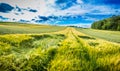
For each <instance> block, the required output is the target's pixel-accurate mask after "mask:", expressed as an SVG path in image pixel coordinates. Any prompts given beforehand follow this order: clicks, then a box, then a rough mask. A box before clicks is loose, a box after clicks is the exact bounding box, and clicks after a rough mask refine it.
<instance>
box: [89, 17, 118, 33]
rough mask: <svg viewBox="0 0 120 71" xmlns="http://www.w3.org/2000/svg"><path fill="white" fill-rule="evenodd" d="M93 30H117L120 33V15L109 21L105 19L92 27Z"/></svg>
mask: <svg viewBox="0 0 120 71" xmlns="http://www.w3.org/2000/svg"><path fill="white" fill-rule="evenodd" d="M91 28H93V29H101V30H116V31H120V15H119V16H112V17H110V18H107V19H103V20H100V21H96V22H94V23H93V24H92V25H91Z"/></svg>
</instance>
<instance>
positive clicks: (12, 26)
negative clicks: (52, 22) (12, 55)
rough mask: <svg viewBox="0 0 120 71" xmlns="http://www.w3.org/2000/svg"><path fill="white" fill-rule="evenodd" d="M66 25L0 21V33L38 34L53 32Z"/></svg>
mask: <svg viewBox="0 0 120 71" xmlns="http://www.w3.org/2000/svg"><path fill="white" fill-rule="evenodd" d="M65 28H66V27H59V26H49V25H38V24H25V23H15V22H0V34H33V33H34V34H37V33H38V34H39V33H47V32H55V31H59V30H62V29H65Z"/></svg>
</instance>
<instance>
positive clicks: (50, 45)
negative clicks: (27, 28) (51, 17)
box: [0, 27, 120, 71]
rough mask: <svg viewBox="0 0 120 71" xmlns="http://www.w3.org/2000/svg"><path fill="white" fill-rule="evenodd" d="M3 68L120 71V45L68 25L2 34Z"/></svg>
mask: <svg viewBox="0 0 120 71" xmlns="http://www.w3.org/2000/svg"><path fill="white" fill-rule="evenodd" d="M0 71H120V44H118V43H113V42H109V41H106V40H103V39H99V38H96V37H93V36H89V35H86V34H84V33H82V32H79V31H77V30H76V29H75V28H69V27H68V28H66V29H64V30H59V31H58V32H50V33H41V34H4V35H0Z"/></svg>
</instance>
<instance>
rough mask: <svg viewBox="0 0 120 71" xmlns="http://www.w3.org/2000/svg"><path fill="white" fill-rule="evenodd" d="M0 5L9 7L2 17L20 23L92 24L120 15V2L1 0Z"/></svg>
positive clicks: (113, 0) (95, 0) (108, 0)
mask: <svg viewBox="0 0 120 71" xmlns="http://www.w3.org/2000/svg"><path fill="white" fill-rule="evenodd" d="M0 3H4V4H6V6H8V7H6V8H4V9H5V12H8V13H5V12H4V11H3V12H0V15H1V16H4V17H6V18H9V20H10V21H19V22H37V23H50V24H52V23H53V24H54V23H57V24H72V23H73V24H75V23H92V22H93V21H96V20H100V19H104V18H107V17H110V16H112V15H120V1H118V0H0ZM0 7H2V6H0ZM9 7H11V8H9ZM2 8H3V7H2ZM2 8H0V11H1V10H2ZM4 9H3V10H4Z"/></svg>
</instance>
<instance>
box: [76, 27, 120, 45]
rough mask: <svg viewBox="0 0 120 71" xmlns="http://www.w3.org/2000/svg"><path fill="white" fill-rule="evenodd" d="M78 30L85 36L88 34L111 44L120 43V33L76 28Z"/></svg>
mask: <svg viewBox="0 0 120 71" xmlns="http://www.w3.org/2000/svg"><path fill="white" fill-rule="evenodd" d="M76 29H77V30H78V31H80V32H82V33H84V34H87V35H90V36H93V37H96V38H101V39H105V40H108V41H111V42H117V43H120V32H119V31H105V30H94V29H82V28H76Z"/></svg>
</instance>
